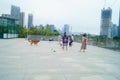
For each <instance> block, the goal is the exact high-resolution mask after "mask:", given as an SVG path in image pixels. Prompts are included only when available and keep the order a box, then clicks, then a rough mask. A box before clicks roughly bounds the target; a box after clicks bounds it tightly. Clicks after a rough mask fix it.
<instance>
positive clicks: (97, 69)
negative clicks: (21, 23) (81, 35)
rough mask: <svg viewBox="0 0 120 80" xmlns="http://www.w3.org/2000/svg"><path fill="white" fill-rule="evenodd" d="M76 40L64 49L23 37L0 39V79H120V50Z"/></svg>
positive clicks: (56, 44)
mask: <svg viewBox="0 0 120 80" xmlns="http://www.w3.org/2000/svg"><path fill="white" fill-rule="evenodd" d="M80 45H81V44H80V43H74V44H73V46H72V47H71V48H68V51H66V50H62V48H61V47H60V46H59V45H58V43H57V42H48V41H41V42H40V43H39V44H38V45H37V46H34V45H33V46H31V45H30V44H29V43H28V41H27V40H25V39H8V40H6V39H0V80H120V52H115V51H112V50H107V49H103V48H99V47H95V46H88V49H87V51H86V52H85V53H83V52H79V49H80Z"/></svg>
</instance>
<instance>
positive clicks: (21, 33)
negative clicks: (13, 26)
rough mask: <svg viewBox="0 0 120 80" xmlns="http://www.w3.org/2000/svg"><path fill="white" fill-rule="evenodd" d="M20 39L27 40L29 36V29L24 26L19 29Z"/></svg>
mask: <svg viewBox="0 0 120 80" xmlns="http://www.w3.org/2000/svg"><path fill="white" fill-rule="evenodd" d="M18 34H19V35H18V37H19V38H25V37H26V36H27V29H26V28H25V27H23V26H20V25H19V27H18Z"/></svg>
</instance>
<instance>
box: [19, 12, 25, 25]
mask: <svg viewBox="0 0 120 80" xmlns="http://www.w3.org/2000/svg"><path fill="white" fill-rule="evenodd" d="M24 20H25V13H24V12H21V13H20V25H21V26H24V22H25V21H24Z"/></svg>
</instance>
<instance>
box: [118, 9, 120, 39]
mask: <svg viewBox="0 0 120 80" xmlns="http://www.w3.org/2000/svg"><path fill="white" fill-rule="evenodd" d="M118 36H119V37H120V10H119V23H118Z"/></svg>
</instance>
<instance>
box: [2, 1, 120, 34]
mask: <svg viewBox="0 0 120 80" xmlns="http://www.w3.org/2000/svg"><path fill="white" fill-rule="evenodd" d="M104 3H105V0H0V14H4V13H8V14H10V9H11V5H16V6H19V7H20V9H21V11H22V12H25V16H26V17H25V24H26V25H27V17H28V13H32V14H33V18H34V22H33V23H34V25H39V24H43V25H45V24H54V25H55V26H56V27H57V28H60V29H62V27H63V25H64V24H69V25H70V26H71V27H72V32H87V33H91V34H99V33H100V20H101V9H103V7H106V8H107V7H111V8H112V13H113V14H112V22H113V23H115V24H117V25H118V16H119V8H120V0H106V5H105V6H104Z"/></svg>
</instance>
